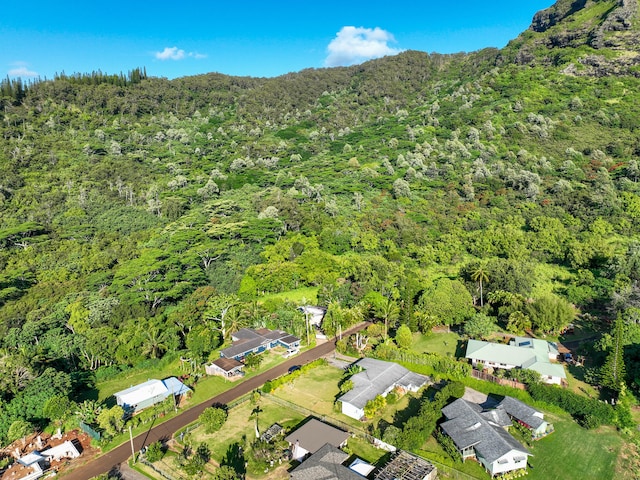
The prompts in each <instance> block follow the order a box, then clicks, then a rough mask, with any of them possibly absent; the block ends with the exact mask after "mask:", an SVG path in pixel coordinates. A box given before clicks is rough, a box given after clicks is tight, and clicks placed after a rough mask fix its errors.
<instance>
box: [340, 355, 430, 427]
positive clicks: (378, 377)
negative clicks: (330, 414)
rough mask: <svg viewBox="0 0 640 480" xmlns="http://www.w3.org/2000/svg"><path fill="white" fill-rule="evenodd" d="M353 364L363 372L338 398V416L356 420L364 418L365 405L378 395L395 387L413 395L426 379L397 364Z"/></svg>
mask: <svg viewBox="0 0 640 480" xmlns="http://www.w3.org/2000/svg"><path fill="white" fill-rule="evenodd" d="M356 365H359V366H360V367H362V368H363V369H364V370H363V371H362V372H360V373H356V374H355V375H353V376H352V377H351V381H353V388H352V389H351V390H349V391H348V392H347V393H345V394H344V395H342V396H341V397H340V398H338V401H339V402H341V403H342V413H344V414H345V415H347V416H349V417H351V418H355V419H356V420H360V419H361V418H362V417H364V407H365V405H366V404H367V402H369V400H373V399H374V398H376V397H377V396H378V395H382V396H383V397H384V396H386V395H387V394H388V393H389V392H390V391H391V390H393V389H394V388H396V387H400V388H402V389H404V390H406V391H411V392H417V391H418V390H419V389H420V387H422V386H423V385H424V384H426V383H427V381H428V380H429V379H428V377H426V376H424V375H420V374H418V373H413V372H411V371H409V370H407V369H406V368H404V367H403V366H401V365H398V364H397V363H393V362H384V361H382V360H376V359H374V358H362V359H360V360H359V361H358V362H357V363H356Z"/></svg>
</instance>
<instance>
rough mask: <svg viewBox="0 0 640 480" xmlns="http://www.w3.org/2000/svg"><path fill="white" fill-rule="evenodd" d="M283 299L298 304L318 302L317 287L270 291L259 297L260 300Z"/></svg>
mask: <svg viewBox="0 0 640 480" xmlns="http://www.w3.org/2000/svg"><path fill="white" fill-rule="evenodd" d="M274 299H276V300H284V301H289V302H294V303H298V304H303V303H306V304H310V305H315V304H316V303H317V302H318V287H304V288H298V289H296V290H289V291H288V292H281V293H270V294H268V295H264V296H261V297H259V300H260V301H261V302H264V301H266V300H274Z"/></svg>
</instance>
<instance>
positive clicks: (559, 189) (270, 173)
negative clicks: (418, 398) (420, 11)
mask: <svg viewBox="0 0 640 480" xmlns="http://www.w3.org/2000/svg"><path fill="white" fill-rule="evenodd" d="M637 10H638V8H637V1H635V0H633V1H627V0H625V1H619V2H618V1H613V0H611V1H581V2H568V1H564V0H562V1H560V2H558V4H557V5H555V6H554V7H552V8H551V9H549V10H547V11H544V12H541V13H540V14H538V15H536V17H535V18H534V22H533V24H532V27H531V28H530V29H529V30H528V31H526V32H524V33H523V34H522V35H521V36H520V37H518V38H517V39H515V40H514V41H512V42H511V43H510V44H509V45H508V46H507V47H505V48H504V49H502V50H497V49H487V50H482V51H478V52H473V53H469V54H456V55H438V54H426V53H422V52H416V51H407V52H404V53H402V54H399V55H397V56H394V57H387V58H383V59H379V60H374V61H370V62H367V63H364V64H362V65H357V66H353V67H344V68H331V69H309V70H304V71H301V72H299V73H292V74H288V75H285V76H281V77H277V78H260V79H258V78H245V77H242V78H240V77H230V76H225V75H221V74H213V73H212V74H207V75H199V76H195V77H186V78H179V79H175V80H167V79H162V78H153V77H149V76H147V74H146V72H145V71H144V70H135V71H132V72H130V73H129V74H127V75H107V74H102V73H101V72H97V73H95V72H94V73H93V74H87V75H72V76H66V75H60V76H58V77H56V78H55V79H53V80H48V81H38V82H34V83H31V84H23V83H22V82H20V81H17V80H9V79H7V80H4V81H3V82H2V85H1V86H0V106H1V107H2V113H1V117H2V122H0V135H1V139H0V444H4V443H6V442H7V441H8V440H12V439H13V438H12V437H15V435H10V434H9V433H10V432H9V430H10V427H11V426H12V425H16V422H18V424H20V422H28V423H29V424H31V425H34V426H42V425H46V424H47V423H48V422H49V421H51V420H56V419H57V415H60V408H56V406H57V405H59V404H60V403H64V401H65V400H66V399H69V400H73V401H81V400H86V399H88V398H90V395H89V394H87V392H90V391H91V389H92V388H93V385H94V384H95V382H96V378H97V377H100V376H102V377H103V378H104V377H105V376H107V375H109V374H111V373H116V372H118V371H119V370H122V369H126V368H128V367H130V366H133V365H138V364H140V363H141V362H144V361H149V360H150V361H153V359H158V358H162V357H164V356H166V355H175V354H179V355H181V356H186V357H190V358H193V359H197V360H198V361H204V360H206V359H207V358H208V356H209V354H210V353H211V352H213V351H214V350H215V349H216V348H218V347H219V346H220V345H221V344H222V343H223V342H224V341H225V340H226V339H227V337H228V334H229V332H231V331H233V330H234V329H235V328H238V327H239V326H245V325H246V326H249V325H250V326H259V325H263V326H267V327H271V328H283V329H287V330H289V331H291V332H292V333H295V334H297V335H299V336H304V335H305V323H304V317H303V316H302V315H301V314H300V313H299V312H298V311H297V310H296V307H297V305H296V304H293V303H289V302H285V301H282V300H279V299H278V297H277V296H274V295H272V294H275V293H281V292H287V291H292V290H297V289H303V288H306V289H307V290H308V291H310V292H317V294H315V295H316V296H317V303H318V304H319V305H323V306H326V307H328V309H329V310H328V314H327V320H326V322H325V330H326V332H327V333H328V334H334V333H335V332H336V331H337V329H338V328H346V327H347V326H349V325H351V324H354V323H356V322H358V321H360V320H363V319H370V320H374V321H379V322H381V323H382V324H385V325H387V327H388V328H389V329H392V330H395V329H396V328H397V326H398V325H401V324H406V325H407V326H408V327H409V328H410V329H411V330H412V331H422V332H429V331H431V329H432V327H434V326H435V325H441V324H446V325H451V326H458V327H459V328H462V329H464V328H465V327H466V328H467V331H468V332H474V331H486V329H487V328H488V329H489V331H491V330H500V329H503V330H505V331H508V332H514V333H523V332H524V331H526V330H527V331H533V332H535V333H536V334H539V335H544V334H552V335H553V334H558V333H559V332H560V331H561V330H562V329H563V328H564V327H566V325H567V324H568V323H570V322H572V321H575V319H576V318H578V316H579V318H580V319H581V321H582V322H584V323H585V324H588V325H589V327H590V328H592V329H593V331H594V332H598V335H599V336H598V339H597V340H596V341H594V343H593V345H592V346H591V348H590V350H589V355H590V358H591V359H592V363H591V365H590V367H589V369H588V372H587V374H586V375H585V377H586V378H587V379H588V380H589V381H590V382H591V383H593V384H596V385H604V386H606V387H608V388H610V389H611V390H612V391H617V390H619V389H620V388H621V385H622V384H624V383H626V385H627V387H628V389H629V390H630V391H632V392H633V393H635V394H638V393H640V326H639V325H638V322H639V321H640V283H639V281H640V236H639V234H640V184H639V183H638V182H639V180H640V163H639V159H638V157H639V154H640V131H639V130H638V119H639V118H640V60H639V59H638V53H637V52H634V50H633V48H632V45H633V44H634V43H635V41H636V40H637V37H638V33H637V32H638V30H637V24H638V18H637ZM616 319H618V320H617V321H616ZM612 325H618V327H617V328H612ZM474 328H475V329H476V330H474ZM620 345H622V348H619V346H620ZM176 352H178V353H176ZM619 355H623V359H624V364H625V365H626V370H625V369H624V368H623V369H621V371H620V370H619V369H614V370H612V369H611V368H610V367H611V361H610V359H611V358H614V359H615V358H619ZM51 399H56V401H55V402H52V401H51ZM14 429H17V427H15V428H14ZM16 438H18V437H16Z"/></svg>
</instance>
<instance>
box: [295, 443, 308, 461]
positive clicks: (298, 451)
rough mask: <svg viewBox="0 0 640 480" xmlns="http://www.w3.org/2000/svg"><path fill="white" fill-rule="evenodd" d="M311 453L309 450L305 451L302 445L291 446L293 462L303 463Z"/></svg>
mask: <svg viewBox="0 0 640 480" xmlns="http://www.w3.org/2000/svg"><path fill="white" fill-rule="evenodd" d="M308 453H309V450H305V449H304V448H302V447H301V446H300V445H293V444H292V445H291V454H292V458H293V460H298V461H302V460H303V459H304V457H306V456H307V455H308Z"/></svg>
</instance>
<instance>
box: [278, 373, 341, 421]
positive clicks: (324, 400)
mask: <svg viewBox="0 0 640 480" xmlns="http://www.w3.org/2000/svg"><path fill="white" fill-rule="evenodd" d="M343 373H344V371H343V370H342V369H341V368H337V367H333V366H331V365H325V366H319V367H316V368H312V369H311V370H309V371H307V372H305V373H304V375H300V376H299V377H298V378H296V379H295V380H294V381H293V382H291V383H287V384H285V385H283V386H281V387H279V388H277V389H276V390H274V391H273V392H271V393H272V394H273V395H275V396H277V397H279V398H282V399H283V400H287V401H289V402H291V403H294V404H296V405H299V406H301V407H303V408H306V409H309V410H313V411H314V412H316V413H317V414H318V415H333V403H334V401H335V399H336V397H337V396H338V393H339V392H340V389H339V388H338V382H340V379H341V378H342V374H343ZM345 418H346V417H345Z"/></svg>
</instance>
